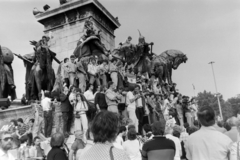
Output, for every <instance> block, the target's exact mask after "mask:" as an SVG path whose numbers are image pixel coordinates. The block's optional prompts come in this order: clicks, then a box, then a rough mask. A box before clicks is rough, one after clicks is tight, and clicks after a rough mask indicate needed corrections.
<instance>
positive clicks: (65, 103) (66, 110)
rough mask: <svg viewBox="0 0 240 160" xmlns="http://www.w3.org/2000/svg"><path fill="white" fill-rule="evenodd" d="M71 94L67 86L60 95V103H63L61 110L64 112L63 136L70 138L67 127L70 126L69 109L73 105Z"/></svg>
mask: <svg viewBox="0 0 240 160" xmlns="http://www.w3.org/2000/svg"><path fill="white" fill-rule="evenodd" d="M69 94H70V91H69V89H68V88H67V87H66V86H65V87H64V91H63V93H61V94H60V101H61V110H62V117H63V134H64V136H65V137H68V132H69V131H68V130H67V126H68V125H69V124H68V119H69V117H68V116H69V111H70V110H69V108H70V107H71V104H70V102H69V99H68V97H69Z"/></svg>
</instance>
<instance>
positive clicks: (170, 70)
mask: <svg viewBox="0 0 240 160" xmlns="http://www.w3.org/2000/svg"><path fill="white" fill-rule="evenodd" d="M169 80H170V82H169V84H170V85H172V64H170V65H169Z"/></svg>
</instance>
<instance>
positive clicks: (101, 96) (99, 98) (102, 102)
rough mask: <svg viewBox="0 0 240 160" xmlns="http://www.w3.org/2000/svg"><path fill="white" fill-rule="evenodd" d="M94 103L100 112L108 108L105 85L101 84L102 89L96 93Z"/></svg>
mask: <svg viewBox="0 0 240 160" xmlns="http://www.w3.org/2000/svg"><path fill="white" fill-rule="evenodd" d="M94 103H95V105H96V107H97V110H98V112H100V111H106V110H107V107H108V106H107V102H106V99H105V92H104V86H100V91H99V92H98V93H97V94H96V96H95V99H94Z"/></svg>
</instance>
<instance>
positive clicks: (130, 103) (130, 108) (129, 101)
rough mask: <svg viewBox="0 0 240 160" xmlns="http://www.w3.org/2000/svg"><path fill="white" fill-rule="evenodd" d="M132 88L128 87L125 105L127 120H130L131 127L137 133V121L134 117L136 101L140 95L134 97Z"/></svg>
mask: <svg viewBox="0 0 240 160" xmlns="http://www.w3.org/2000/svg"><path fill="white" fill-rule="evenodd" d="M133 91H134V87H129V91H128V93H127V95H126V105H127V112H128V115H129V118H130V119H131V120H132V123H133V125H134V126H135V128H136V131H138V119H137V116H136V100H138V99H139V98H140V95H136V96H134V94H133Z"/></svg>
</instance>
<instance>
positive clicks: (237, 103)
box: [227, 97, 240, 116]
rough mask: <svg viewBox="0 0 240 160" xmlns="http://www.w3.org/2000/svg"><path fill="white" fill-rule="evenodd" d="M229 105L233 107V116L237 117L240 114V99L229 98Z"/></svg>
mask: <svg viewBox="0 0 240 160" xmlns="http://www.w3.org/2000/svg"><path fill="white" fill-rule="evenodd" d="M227 103H228V104H229V105H231V106H232V110H233V115H234V116H236V115H237V114H238V113H239V112H240V97H232V98H229V99H228V100H227Z"/></svg>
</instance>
